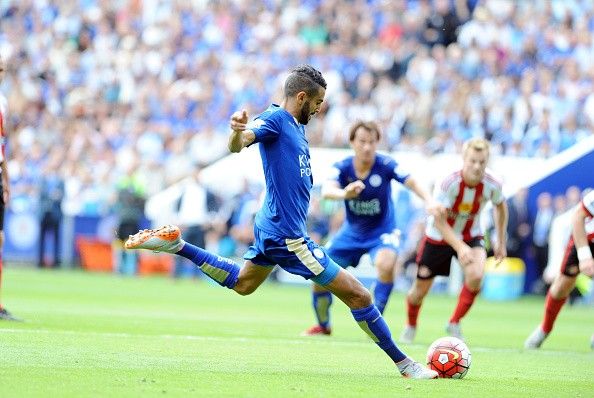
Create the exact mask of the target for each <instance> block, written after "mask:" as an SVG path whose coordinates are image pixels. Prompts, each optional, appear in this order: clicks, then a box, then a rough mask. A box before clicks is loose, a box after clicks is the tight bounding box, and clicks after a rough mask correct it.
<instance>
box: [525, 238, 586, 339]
mask: <svg viewBox="0 0 594 398" xmlns="http://www.w3.org/2000/svg"><path fill="white" fill-rule="evenodd" d="M591 246H592V245H591ZM578 264H579V260H578V257H577V251H576V249H575V245H574V243H573V239H570V241H569V242H568V243H567V246H566V247H565V255H564V256H563V262H562V263H561V269H560V272H559V274H558V275H557V277H556V278H555V280H554V281H553V284H552V285H551V287H550V288H549V291H548V292H547V297H546V299H545V311H544V316H543V319H542V323H541V324H540V325H539V326H537V327H536V328H535V329H534V331H533V332H532V333H531V334H530V336H528V338H527V339H526V341H525V342H524V347H525V348H529V349H534V348H539V347H540V346H541V345H542V343H543V341H544V340H545V339H546V338H547V336H548V335H549V333H551V330H553V325H554V324H555V320H556V319H557V315H559V312H560V311H561V308H563V305H564V304H565V301H567V297H569V294H570V293H571V291H572V290H573V288H574V287H575V281H576V278H577V276H578V274H579V265H578Z"/></svg>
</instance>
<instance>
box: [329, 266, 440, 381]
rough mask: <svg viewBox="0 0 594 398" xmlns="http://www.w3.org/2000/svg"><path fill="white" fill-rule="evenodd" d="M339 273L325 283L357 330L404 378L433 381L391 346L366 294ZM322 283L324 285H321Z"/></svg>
mask: <svg viewBox="0 0 594 398" xmlns="http://www.w3.org/2000/svg"><path fill="white" fill-rule="evenodd" d="M336 268H337V269H338V270H339V272H338V273H337V274H336V276H335V277H334V278H333V279H332V280H331V281H329V282H328V283H327V284H326V288H328V290H330V291H331V292H332V293H333V294H334V295H336V297H338V298H339V299H340V300H341V301H343V302H344V303H345V304H346V305H347V306H348V307H349V308H350V309H351V313H352V314H353V318H355V321H356V322H357V323H358V325H359V327H360V328H361V329H363V331H365V332H366V333H367V334H368V335H369V337H371V339H372V340H373V341H374V342H375V343H376V344H377V345H378V346H379V347H380V348H381V349H382V350H383V351H384V352H385V353H386V354H387V355H388V356H389V357H390V359H392V360H393V361H394V363H395V364H396V366H397V367H398V370H399V371H400V373H401V374H402V375H403V376H405V377H411V378H418V379H433V378H436V377H437V373H436V372H435V371H432V370H429V369H427V368H425V367H424V366H422V365H420V364H419V363H417V362H415V361H414V360H412V359H411V358H409V357H408V356H407V355H406V354H404V353H403V352H402V351H400V349H399V348H398V347H397V346H396V344H395V343H394V340H393V339H392V334H391V332H390V329H389V328H388V324H387V323H386V321H385V320H384V318H383V317H382V314H380V312H379V310H378V309H377V307H376V306H375V305H374V304H373V302H372V300H371V294H370V293H369V291H368V290H367V289H366V288H365V287H364V286H363V285H362V284H361V282H359V280H357V278H355V277H354V276H353V275H352V274H350V273H349V272H347V271H345V270H343V269H340V268H339V267H338V266H336ZM322 284H324V283H322Z"/></svg>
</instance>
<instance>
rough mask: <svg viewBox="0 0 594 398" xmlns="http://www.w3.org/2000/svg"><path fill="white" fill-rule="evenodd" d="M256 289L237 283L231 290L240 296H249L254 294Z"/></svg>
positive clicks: (247, 284)
mask: <svg viewBox="0 0 594 398" xmlns="http://www.w3.org/2000/svg"><path fill="white" fill-rule="evenodd" d="M257 288H258V286H257V285H254V284H249V283H241V282H238V283H237V285H235V287H234V288H233V290H235V292H236V293H237V294H239V295H240V296H249V295H250V294H252V293H253V292H255V291H256V289H257Z"/></svg>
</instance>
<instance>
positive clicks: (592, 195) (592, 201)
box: [582, 190, 594, 217]
mask: <svg viewBox="0 0 594 398" xmlns="http://www.w3.org/2000/svg"><path fill="white" fill-rule="evenodd" d="M582 207H583V208H584V210H586V212H587V213H588V215H589V216H590V217H594V190H592V191H590V192H589V193H588V194H587V195H586V196H584V198H583V199H582Z"/></svg>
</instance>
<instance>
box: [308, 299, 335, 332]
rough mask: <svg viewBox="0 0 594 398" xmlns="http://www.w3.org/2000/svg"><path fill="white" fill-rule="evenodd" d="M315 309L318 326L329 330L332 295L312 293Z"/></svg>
mask: <svg viewBox="0 0 594 398" xmlns="http://www.w3.org/2000/svg"><path fill="white" fill-rule="evenodd" d="M312 293H313V294H312V298H313V308H314V312H315V313H316V318H318V324H319V325H320V326H322V327H325V328H327V327H328V325H330V305H332V293H330V292H312Z"/></svg>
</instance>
